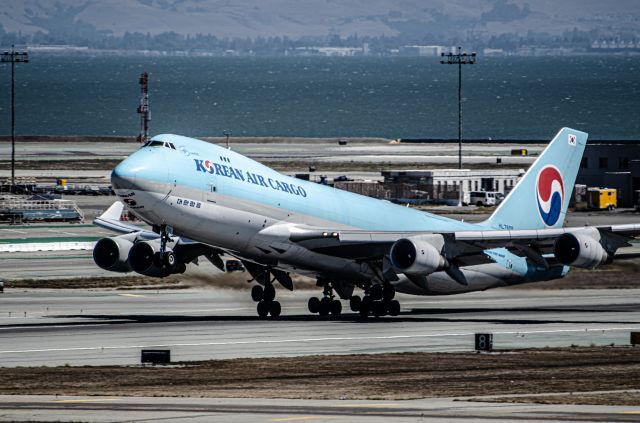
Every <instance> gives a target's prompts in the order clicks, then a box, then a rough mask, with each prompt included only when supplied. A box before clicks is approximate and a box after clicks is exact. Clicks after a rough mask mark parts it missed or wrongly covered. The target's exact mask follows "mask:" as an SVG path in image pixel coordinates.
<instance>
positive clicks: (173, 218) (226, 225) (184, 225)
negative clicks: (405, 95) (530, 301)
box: [116, 182, 524, 295]
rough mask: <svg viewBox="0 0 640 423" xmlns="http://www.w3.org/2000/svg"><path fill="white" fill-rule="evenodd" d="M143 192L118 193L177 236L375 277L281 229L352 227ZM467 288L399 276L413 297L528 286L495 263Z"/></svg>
mask: <svg viewBox="0 0 640 423" xmlns="http://www.w3.org/2000/svg"><path fill="white" fill-rule="evenodd" d="M145 184H146V185H149V186H144V188H143V189H140V188H139V187H136V189H116V194H117V195H118V196H119V197H120V198H121V199H123V200H125V202H126V203H127V204H128V206H129V209H130V210H131V212H132V213H134V214H135V215H136V216H138V217H139V218H140V219H142V220H143V221H145V222H147V223H149V224H152V225H154V224H155V225H161V224H165V225H168V226H170V227H171V228H172V230H173V233H174V234H175V235H177V236H181V237H186V238H189V239H191V240H194V241H198V242H202V243H205V244H208V245H211V246H215V247H218V248H220V249H223V250H225V251H227V252H229V253H230V254H232V255H234V256H237V257H240V258H244V259H247V260H250V261H255V262H257V263H264V264H270V265H272V266H274V267H277V268H280V269H283V270H286V271H292V272H295V273H300V274H304V275H308V276H312V275H334V276H335V277H339V278H340V279H341V280H344V281H354V282H356V281H363V280H372V279H374V278H375V277H376V276H375V274H374V273H373V272H372V271H371V269H370V268H369V267H368V265H366V264H359V263H356V262H355V261H353V260H349V259H343V258H338V257H333V256H327V255H323V254H319V253H315V252H313V251H310V250H308V249H306V248H304V247H301V246H299V245H297V244H296V243H293V242H291V241H289V239H288V231H286V230H278V226H277V225H285V226H286V225H300V224H302V225H309V226H314V227H321V228H331V229H353V228H350V227H345V226H344V225H340V224H337V223H336V222H332V221H326V220H322V219H318V218H315V217H313V216H308V215H301V214H296V213H293V212H291V211H288V210H286V209H282V208H277V207H270V206H265V205H264V204H261V203H260V202H259V201H247V200H241V199H238V198H236V197H233V196H225V195H220V194H218V193H207V192H203V191H200V190H195V189H193V188H185V187H180V186H167V185H159V184H152V183H146V182H145ZM462 271H463V273H464V275H465V277H466V279H467V282H468V284H467V285H462V284H459V283H457V282H455V281H454V280H453V279H451V278H450V277H449V276H448V275H447V274H446V273H444V272H436V273H432V274H430V275H428V276H427V278H426V279H425V280H424V281H423V282H421V283H416V282H413V281H410V280H408V279H407V278H406V277H405V276H404V275H402V274H399V275H398V277H399V280H398V281H396V282H393V284H394V286H395V287H396V290H397V291H399V292H403V293H408V294H414V295H447V294H457V293H463V292H471V291H479V290H485V289H489V288H493V287H497V286H504V285H509V284H516V283H521V282H524V276H523V275H521V274H519V273H516V272H514V271H512V270H510V269H507V268H505V267H504V266H501V265H499V264H497V263H488V264H481V265H476V266H468V267H465V268H463V269H462Z"/></svg>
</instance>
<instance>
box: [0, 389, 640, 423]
mask: <svg viewBox="0 0 640 423" xmlns="http://www.w3.org/2000/svg"><path fill="white" fill-rule="evenodd" d="M478 399H481V398H428V399H422V400H410V401H393V402H392V401H318V400H290V399H254V398H251V399H243V398H234V399H229V398H221V399H218V398H166V397H164V398H149V397H138V398H132V397H91V396H87V397H67V396H47V395H38V396H10V395H3V396H0V421H16V420H20V421H28V420H37V421H52V420H55V421H96V422H124V421H127V422H130V421H149V422H154V421H189V422H212V421H224V422H297V421H310V422H396V421H401V422H405V421H406V422H414V421H415V422H495V421H518V422H538V421H540V420H545V421H571V422H637V421H638V418H639V416H640V407H621V406H594V405H586V406H585V405H579V406H572V405H543V404H506V403H490V402H480V401H478Z"/></svg>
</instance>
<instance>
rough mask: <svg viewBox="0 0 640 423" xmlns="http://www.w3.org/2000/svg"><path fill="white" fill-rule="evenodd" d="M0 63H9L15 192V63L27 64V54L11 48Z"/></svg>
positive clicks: (12, 174) (12, 185)
mask: <svg viewBox="0 0 640 423" xmlns="http://www.w3.org/2000/svg"><path fill="white" fill-rule="evenodd" d="M0 63H11V192H12V193H13V192H15V178H16V63H29V53H27V52H26V51H16V49H15V46H13V45H12V46H11V51H5V52H4V53H2V56H1V58H0Z"/></svg>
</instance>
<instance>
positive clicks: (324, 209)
mask: <svg viewBox="0 0 640 423" xmlns="http://www.w3.org/2000/svg"><path fill="white" fill-rule="evenodd" d="M154 143H155V144H156V145H153V144H154ZM112 183H113V186H114V189H115V190H116V193H117V195H118V196H120V198H122V199H123V201H124V202H125V203H127V204H128V206H129V209H130V210H131V211H132V212H133V213H134V214H136V215H138V216H139V217H140V218H141V219H143V220H144V221H146V222H147V223H149V224H167V225H170V226H171V227H172V228H173V232H174V233H175V234H176V235H179V236H183V237H187V238H190V239H192V240H195V241H198V242H202V243H206V244H209V245H212V246H216V247H219V248H221V249H224V250H226V251H229V252H230V253H232V254H234V255H237V256H239V257H242V258H245V259H249V260H256V261H264V260H270V261H273V260H275V261H276V262H277V263H278V267H282V268H285V269H287V270H294V271H296V272H299V273H306V274H313V275H319V274H328V275H332V276H333V277H341V278H345V279H348V278H352V279H358V278H367V277H371V275H370V274H369V273H367V271H366V270H363V269H362V266H361V265H359V264H357V263H354V262H352V261H349V260H345V259H338V258H334V257H329V256H323V255H321V254H317V253H311V252H308V251H302V249H300V248H299V247H297V246H295V245H290V246H287V251H286V253H283V254H282V255H281V256H278V255H277V254H276V253H274V252H273V251H268V252H266V251H267V250H268V249H269V246H270V245H272V244H273V243H274V242H278V243H283V244H287V243H289V241H288V240H287V239H284V238H281V237H279V236H278V234H277V230H276V228H277V225H283V224H298V225H308V226H313V227H320V228H330V229H364V230H371V231H422V232H439V233H442V232H453V231H463V230H479V229H487V227H486V226H485V225H483V224H470V223H465V222H460V221H456V220H452V219H448V218H446V217H442V216H437V215H433V214H430V213H425V212H422V211H419V210H415V209H411V208H408V207H403V206H399V205H396V204H392V203H390V202H388V201H381V200H377V199H374V198H370V197H366V196H362V195H358V194H354V193H350V192H347V191H343V190H339V189H334V188H331V187H328V186H324V185H320V184H316V183H311V182H308V181H303V180H299V179H296V178H292V177H289V176H286V175H282V174H281V173H279V172H276V171H275V170H273V169H271V168H269V167H267V166H264V165H262V164H260V163H258V162H256V161H254V160H251V159H249V158H247V157H245V156H243V155H241V154H238V153H236V152H234V151H232V150H228V149H225V148H223V147H220V146H218V145H215V144H210V143H207V142H204V141H200V140H196V139H192V138H187V137H182V136H177V135H159V136H156V137H154V139H153V140H152V142H151V143H150V145H148V146H145V147H142V148H140V149H139V150H138V151H136V152H135V153H133V154H132V155H131V156H129V157H128V158H127V159H126V160H124V161H123V162H122V163H120V164H119V165H118V166H117V167H116V168H115V169H114V171H113V173H112ZM289 244H290V243H289ZM486 253H487V254H488V255H489V256H490V257H491V258H492V259H493V260H494V263H489V264H482V265H477V266H469V267H465V268H464V272H465V274H467V278H468V280H469V285H468V286H461V285H460V284H457V283H455V282H453V281H452V280H451V279H450V278H449V277H448V276H447V275H446V274H444V272H436V273H434V274H432V275H429V284H428V286H421V287H419V286H416V285H415V284H411V283H410V282H407V280H406V278H401V282H399V283H398V284H397V286H398V289H399V290H401V291H405V292H411V293H415V294H449V293H458V292H465V291H474V290H479V289H487V288H490V287H494V286H499V285H504V284H513V283H522V282H527V281H537V280H547V279H553V278H557V277H561V276H563V275H564V274H565V273H566V269H565V268H563V267H558V268H551V269H547V270H545V269H543V268H540V267H537V266H536V265H534V264H532V263H529V262H528V261H527V260H526V259H525V258H522V257H519V256H516V255H514V254H512V253H510V252H509V251H508V250H506V249H495V250H488V251H486ZM403 284H404V285H403Z"/></svg>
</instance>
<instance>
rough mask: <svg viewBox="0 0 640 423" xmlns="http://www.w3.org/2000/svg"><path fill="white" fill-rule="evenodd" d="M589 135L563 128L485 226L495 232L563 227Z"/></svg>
mask: <svg viewBox="0 0 640 423" xmlns="http://www.w3.org/2000/svg"><path fill="white" fill-rule="evenodd" d="M587 136H588V134H586V133H585V132H581V131H576V130H575V129H571V128H562V129H561V130H560V132H558V134H557V135H556V136H555V137H554V138H553V140H552V141H551V143H550V144H549V145H548V146H547V148H546V149H545V150H544V151H543V152H542V154H540V157H538V159H537V160H536V161H535V162H534V163H533V164H532V165H531V167H530V168H529V170H527V172H526V173H525V174H524V176H523V177H522V179H521V180H520V182H518V184H517V185H516V186H515V187H514V188H513V190H511V192H510V193H509V195H508V196H507V198H505V199H504V201H503V202H502V203H501V204H500V206H498V208H497V209H496V211H495V212H494V213H493V214H492V215H491V217H489V219H488V220H486V221H485V222H484V223H483V225H484V226H488V227H491V228H493V229H544V228H559V227H562V224H563V222H564V218H565V215H566V214H567V207H568V205H569V198H570V196H571V192H572V191H573V186H574V184H575V182H576V176H577V175H578V170H579V168H580V162H581V160H582V153H583V152H584V148H585V146H586V144H587Z"/></svg>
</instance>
